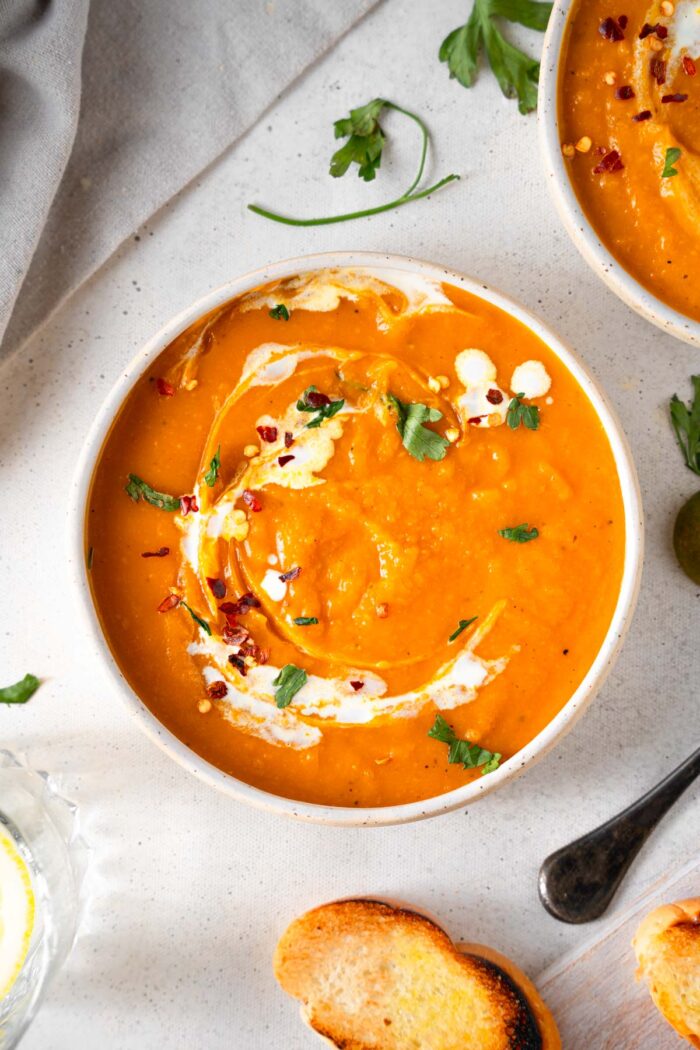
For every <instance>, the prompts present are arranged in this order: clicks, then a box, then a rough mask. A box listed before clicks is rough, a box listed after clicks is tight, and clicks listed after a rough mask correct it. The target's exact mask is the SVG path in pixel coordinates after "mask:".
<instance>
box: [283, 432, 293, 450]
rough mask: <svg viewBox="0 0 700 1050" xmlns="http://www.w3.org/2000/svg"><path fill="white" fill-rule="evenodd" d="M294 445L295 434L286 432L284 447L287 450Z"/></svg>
mask: <svg viewBox="0 0 700 1050" xmlns="http://www.w3.org/2000/svg"><path fill="white" fill-rule="evenodd" d="M293 444H294V434H292V432H291V430H285V432H284V447H285V448H291V447H292V445H293Z"/></svg>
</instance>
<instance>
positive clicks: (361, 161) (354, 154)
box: [330, 98, 386, 182]
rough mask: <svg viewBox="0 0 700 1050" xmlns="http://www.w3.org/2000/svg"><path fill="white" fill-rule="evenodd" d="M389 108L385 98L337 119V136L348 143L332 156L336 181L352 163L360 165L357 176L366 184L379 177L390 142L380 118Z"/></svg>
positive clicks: (332, 169) (332, 167) (332, 173)
mask: <svg viewBox="0 0 700 1050" xmlns="http://www.w3.org/2000/svg"><path fill="white" fill-rule="evenodd" d="M385 105H386V101H385V100H384V99H383V98H374V99H372V101H371V102H368V103H367V105H366V106H359V107H358V108H357V109H351V110H350V116H349V117H343V118H342V119H341V120H336V122H335V124H334V125H333V128H334V129H335V137H336V138H337V139H345V138H347V140H348V141H347V142H346V143H345V145H344V146H341V147H340V149H339V150H336V152H335V153H334V154H333V156H332V157H331V166H330V173H331V175H332V176H333V178H334V179H337V178H339V177H340V176H341V175H344V174H345V172H346V171H347V170H348V168H349V167H350V165H351V164H357V165H358V172H357V174H358V175H359V177H360V178H361V179H364V180H365V182H371V181H372V179H373V178H374V177H375V175H376V174H377V168H379V166H380V165H381V162H382V150H383V149H384V143H385V141H386V140H385V138H384V133H383V131H382V129H381V128H380V126H379V119H378V118H379V114H380V113H381V111H382V110H383V109H384V106H385Z"/></svg>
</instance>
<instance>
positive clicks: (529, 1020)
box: [467, 953, 544, 1050]
mask: <svg viewBox="0 0 700 1050" xmlns="http://www.w3.org/2000/svg"><path fill="white" fill-rule="evenodd" d="M467 958H469V959H472V960H473V961H474V962H475V963H476V965H477V966H478V967H479V968H480V969H481V970H482V972H483V974H484V976H485V978H486V979H487V980H490V981H491V982H493V984H492V986H493V991H494V995H495V996H497V997H498V998H499V999H501V1000H502V1002H503V1005H504V1011H505V1010H506V1009H509V1010H510V1011H511V1012H513V1011H514V1012H513V1016H512V1019H510V1020H509V1022H508V1038H509V1042H508V1050H542V1048H543V1046H544V1044H543V1042H542V1033H541V1032H540V1026H539V1024H538V1022H537V1018H536V1017H535V1015H534V1013H533V1012H532V1008H531V1006H530V1000H529V999H528V997H527V996H526V995H525V993H524V992H523V990H522V989H521V988H520V986H519V985H518V984H517V983H516V982H515V981H514V980H513V978H512V977H511V976H510V975H509V974H507V973H506V971H505V970H502V969H501V967H500V966H497V965H496V963H494V962H491V961H490V960H488V959H483V958H482V957H481V956H479V955H472V954H471V953H470V954H469V955H468V956H467Z"/></svg>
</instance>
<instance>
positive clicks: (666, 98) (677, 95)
mask: <svg viewBox="0 0 700 1050" xmlns="http://www.w3.org/2000/svg"><path fill="white" fill-rule="evenodd" d="M687 98H688V96H687V95H683V94H681V92H680V91H676V92H674V94H673V95H662V96H661V101H662V102H685V101H686V99H687Z"/></svg>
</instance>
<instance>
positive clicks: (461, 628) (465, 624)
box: [447, 616, 479, 642]
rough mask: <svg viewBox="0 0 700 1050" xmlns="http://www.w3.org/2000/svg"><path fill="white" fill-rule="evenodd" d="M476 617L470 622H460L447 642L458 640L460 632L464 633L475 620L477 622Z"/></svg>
mask: <svg viewBox="0 0 700 1050" xmlns="http://www.w3.org/2000/svg"><path fill="white" fill-rule="evenodd" d="M478 619H479V617H478V616H472V618H471V620H460V621H459V627H458V628H457V630H456V631H453V632H452V634H451V635H450V637H449V638H448V639H447V641H448V642H454V640H455V638H459V636H460V634H461V633H462V631H466V629H467V627H471V625H472V624H473V623H474V621H475V620H478Z"/></svg>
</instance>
